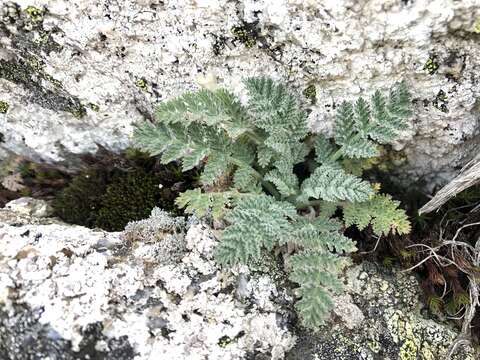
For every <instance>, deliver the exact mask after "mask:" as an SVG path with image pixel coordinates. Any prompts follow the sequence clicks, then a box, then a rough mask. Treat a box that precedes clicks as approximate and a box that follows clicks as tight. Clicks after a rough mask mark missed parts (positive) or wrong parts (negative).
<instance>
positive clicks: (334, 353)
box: [287, 262, 478, 360]
mask: <svg viewBox="0 0 480 360" xmlns="http://www.w3.org/2000/svg"><path fill="white" fill-rule="evenodd" d="M345 287H346V293H347V295H346V296H345V295H344V296H342V297H339V298H337V299H336V301H335V310H334V313H335V315H336V319H337V320H336V321H335V322H334V323H333V325H332V324H330V325H329V326H328V328H325V329H321V331H319V333H318V334H316V335H315V334H314V335H311V334H310V333H303V334H302V333H298V334H297V335H298V341H297V344H296V345H295V347H294V348H293V349H292V351H291V352H290V353H289V354H288V356H287V359H289V360H300V359H302V360H314V359H315V360H316V359H319V360H320V359H339V360H340V359H341V360H350V359H369V360H376V359H379V360H380V359H382V360H396V359H399V360H417V359H422V360H430V359H431V360H434V359H446V356H447V352H448V350H449V346H450V345H451V344H452V342H453V341H454V339H455V338H456V336H457V335H458V331H457V330H455V329H454V328H453V327H452V326H451V324H446V323H445V324H441V323H438V322H436V321H434V320H432V319H430V318H428V316H426V315H425V312H424V311H423V312H422V311H421V309H422V306H423V305H422V303H421V302H420V296H419V292H420V289H419V285H418V282H417V281H416V279H415V278H414V277H413V276H412V275H409V274H404V273H401V272H399V271H398V270H395V271H394V272H390V271H387V270H384V269H380V268H379V267H378V266H376V265H374V264H371V263H368V262H365V263H363V264H361V265H359V266H356V267H354V268H351V269H349V270H348V271H347V274H346V285H345ZM344 309H348V311H345V310H344ZM477 351H478V350H477ZM477 358H478V352H477V353H476V352H475V349H474V348H473V347H471V346H469V347H467V348H460V350H459V351H458V352H457V353H455V354H454V356H453V357H452V360H453V359H457V360H467V359H468V360H475V359H477Z"/></svg>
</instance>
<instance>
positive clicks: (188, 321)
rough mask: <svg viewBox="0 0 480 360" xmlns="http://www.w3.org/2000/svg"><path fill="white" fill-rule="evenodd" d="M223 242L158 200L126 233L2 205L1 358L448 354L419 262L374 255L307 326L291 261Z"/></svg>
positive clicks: (443, 326) (189, 359)
mask: <svg viewBox="0 0 480 360" xmlns="http://www.w3.org/2000/svg"><path fill="white" fill-rule="evenodd" d="M175 240H176V242H177V244H175ZM163 241H165V243H163ZM217 242H218V241H217V238H216V237H215V236H214V232H213V231H212V230H211V229H210V228H208V227H207V226H205V225H204V224H202V223H200V222H198V221H197V220H195V219H190V221H189V222H188V223H187V224H185V222H184V220H183V219H180V218H173V217H171V216H169V215H168V214H167V213H165V212H164V211H162V210H159V209H154V210H153V211H152V215H151V216H150V218H149V219H146V220H142V221H138V222H134V223H131V224H129V225H128V226H127V229H126V230H125V231H123V232H116V233H108V232H104V231H99V230H92V229H87V228H84V227H81V226H74V225H67V224H64V223H61V222H58V221H56V220H54V219H49V218H35V217H32V216H29V215H25V214H19V213H15V212H12V211H11V210H6V209H3V210H0V254H1V255H0V359H2V360H31V359H38V358H50V359H59V360H78V359H85V358H88V357H89V358H91V359H97V358H98V359H106V360H143V359H148V360H150V359H157V358H159V359H163V358H169V359H170V358H172V359H185V360H193V359H207V358H208V359H222V360H234V359H250V358H252V359H290V360H293V359H294V360H310V359H312V360H313V359H326V360H330V359H332V360H337V359H346V360H349V359H391V360H394V359H399V358H400V359H443V358H445V353H446V350H447V348H448V346H449V345H450V343H451V342H452V341H453V339H454V338H455V337H456V336H457V334H458V332H457V331H456V330H455V329H454V328H453V327H452V325H451V324H448V323H438V322H436V321H434V320H433V319H431V318H430V317H429V316H428V313H427V312H425V311H422V304H421V302H420V296H419V292H420V288H419V285H418V283H417V281H416V280H415V278H414V277H413V276H412V275H409V274H404V273H401V272H399V271H389V270H385V269H381V268H379V267H378V266H377V265H374V264H372V263H368V262H365V263H363V264H361V265H357V266H354V267H352V268H350V269H348V271H347V272H346V274H345V281H344V283H345V290H346V291H345V294H344V295H342V296H339V297H338V298H336V299H335V304H336V305H335V311H334V314H333V316H332V319H331V320H330V321H329V323H328V324H327V325H326V326H324V327H322V328H320V329H318V331H317V332H312V331H306V330H305V329H302V328H301V327H299V325H298V322H297V321H296V320H297V319H296V315H295V312H294V295H293V294H294V289H293V288H292V284H291V283H288V282H286V281H284V279H285V274H284V273H283V270H282V269H281V268H278V267H277V266H276V264H275V263H274V262H271V261H268V259H267V258H266V259H265V261H262V262H261V263H259V264H257V265H255V266H253V267H252V268H251V269H250V270H249V269H247V268H245V267H237V268H234V269H221V268H220V267H219V266H218V265H217V264H216V262H215V260H214V257H213V252H214V250H215V247H216V245H217ZM477 355H478V354H477ZM454 359H462V360H474V359H475V354H474V350H473V349H472V348H462V349H461V351H460V352H459V353H457V354H456V355H455V357H454Z"/></svg>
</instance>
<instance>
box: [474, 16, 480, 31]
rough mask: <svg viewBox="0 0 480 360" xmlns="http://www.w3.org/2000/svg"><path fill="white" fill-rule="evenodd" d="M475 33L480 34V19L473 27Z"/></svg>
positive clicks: (479, 18)
mask: <svg viewBox="0 0 480 360" xmlns="http://www.w3.org/2000/svg"><path fill="white" fill-rule="evenodd" d="M473 32H474V33H476V34H480V17H478V18H477V21H475V24H474V25H473Z"/></svg>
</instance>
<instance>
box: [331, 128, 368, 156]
mask: <svg viewBox="0 0 480 360" xmlns="http://www.w3.org/2000/svg"><path fill="white" fill-rule="evenodd" d="M360 137H361V134H360V133H356V134H355V136H354V137H353V138H352V139H351V140H350V141H351V142H356V141H357V140H358V139H360ZM344 148H345V145H342V147H341V148H340V149H338V150H337V151H335V153H334V154H333V155H332V156H330V160H331V161H336V160H338V159H339V158H340V156H342V155H343V149H344Z"/></svg>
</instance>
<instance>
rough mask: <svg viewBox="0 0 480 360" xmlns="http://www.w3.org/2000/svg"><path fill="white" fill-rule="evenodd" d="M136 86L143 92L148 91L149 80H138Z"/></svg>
mask: <svg viewBox="0 0 480 360" xmlns="http://www.w3.org/2000/svg"><path fill="white" fill-rule="evenodd" d="M135 85H136V86H137V87H138V88H139V89H140V90H143V91H147V90H148V84H147V80H145V79H143V78H141V79H138V80H137V81H135Z"/></svg>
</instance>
